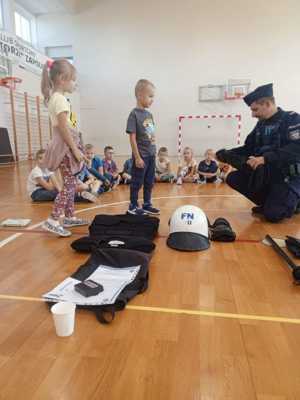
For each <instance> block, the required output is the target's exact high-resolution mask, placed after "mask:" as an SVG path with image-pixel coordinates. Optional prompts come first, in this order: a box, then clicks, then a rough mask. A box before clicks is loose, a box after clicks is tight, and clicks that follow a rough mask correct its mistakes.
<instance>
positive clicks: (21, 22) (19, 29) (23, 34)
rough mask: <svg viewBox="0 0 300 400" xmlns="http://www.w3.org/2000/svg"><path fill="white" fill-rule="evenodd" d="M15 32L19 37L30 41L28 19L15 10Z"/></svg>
mask: <svg viewBox="0 0 300 400" xmlns="http://www.w3.org/2000/svg"><path fill="white" fill-rule="evenodd" d="M15 21H16V34H17V36H18V37H19V38H21V39H23V40H25V41H26V42H28V43H31V34H30V21H29V19H27V18H25V17H23V15H21V14H20V13H18V12H17V11H15Z"/></svg>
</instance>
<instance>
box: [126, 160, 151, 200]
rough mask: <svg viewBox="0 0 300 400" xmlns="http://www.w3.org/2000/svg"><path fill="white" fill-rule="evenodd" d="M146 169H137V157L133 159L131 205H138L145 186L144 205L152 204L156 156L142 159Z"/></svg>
mask: <svg viewBox="0 0 300 400" xmlns="http://www.w3.org/2000/svg"><path fill="white" fill-rule="evenodd" d="M142 160H143V161H144V163H145V166H144V168H137V167H136V165H135V157H132V170H131V185H130V203H131V204H134V205H136V204H138V196H139V190H140V189H141V187H142V185H144V203H145V204H146V203H150V202H151V195H152V189H153V186H154V179H155V156H149V157H142Z"/></svg>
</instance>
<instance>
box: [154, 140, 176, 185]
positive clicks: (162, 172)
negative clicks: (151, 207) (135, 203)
mask: <svg viewBox="0 0 300 400" xmlns="http://www.w3.org/2000/svg"><path fill="white" fill-rule="evenodd" d="M167 156H168V150H167V148H166V147H161V148H160V149H159V150H158V154H157V158H156V164H155V182H172V181H173V178H174V174H172V172H171V162H170V160H169V159H168V158H167Z"/></svg>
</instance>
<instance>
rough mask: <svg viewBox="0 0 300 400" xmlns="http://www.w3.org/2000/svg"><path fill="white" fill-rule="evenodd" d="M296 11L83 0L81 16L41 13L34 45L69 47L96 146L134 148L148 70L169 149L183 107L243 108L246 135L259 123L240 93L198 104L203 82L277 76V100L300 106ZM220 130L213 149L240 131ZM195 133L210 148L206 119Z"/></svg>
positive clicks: (291, 1) (298, 5) (275, 5)
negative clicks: (133, 119)
mask: <svg viewBox="0 0 300 400" xmlns="http://www.w3.org/2000/svg"><path fill="white" fill-rule="evenodd" d="M299 15H300V2H299V0H264V1H261V0H252V1H251V2H249V1H246V0H227V1H224V0H185V1H182V0H163V1H162V0H152V1H151V2H141V1H139V0H109V1H107V0H102V1H96V0H85V1H84V2H82V1H78V2H77V15H59V14H45V15H42V16H40V17H38V19H37V27H38V40H39V46H40V48H44V47H49V46H68V45H72V46H73V54H74V65H75V66H76V68H77V69H78V73H79V76H78V79H79V85H80V86H79V91H80V93H81V118H82V130H83V132H84V135H85V141H86V142H92V143H94V144H95V146H96V150H97V153H99V154H101V153H102V149H103V146H105V145H108V144H112V145H113V146H114V147H115V150H116V152H117V153H118V154H120V155H124V154H130V146H129V142H128V137H127V135H126V134H125V125H126V120H127V116H128V114H129V112H130V111H131V109H132V108H133V107H134V106H135V99H134V96H133V89H134V86H135V83H136V81H137V80H138V79H140V78H147V79H149V80H151V81H152V82H153V83H154V84H155V86H156V89H157V92H156V99H155V103H154V104H153V106H152V108H151V112H152V113H153V115H154V118H155V122H156V136H157V144H158V146H161V145H164V146H167V147H168V149H169V154H171V155H175V154H177V148H178V139H177V137H178V117H179V116H180V115H207V114H208V115H212V114H241V115H242V139H244V138H245V137H246V135H247V134H248V133H249V132H250V130H252V128H253V126H254V124H255V121H254V120H252V119H251V116H250V113H249V109H248V108H247V107H246V105H245V104H244V102H243V101H222V102H218V103H199V102H198V90H199V89H198V87H199V85H205V84H209V83H213V84H224V83H226V80H227V78H229V77H230V78H234V77H236V78H240V77H251V78H252V79H253V87H254V88H255V87H257V86H259V85H262V84H266V83H270V82H273V83H274V88H275V95H276V99H277V104H278V105H279V106H281V107H282V108H284V109H287V110H289V109H291V110H295V111H300V104H299V99H300V82H299V72H300V69H299V65H300V51H299V43H300V24H299ZM195 129H196V128H195ZM218 129H220V133H219V137H218V138H216V139H214V140H213V143H212V147H214V148H215V149H216V148H217V147H218V146H219V145H220V146H221V144H222V138H223V137H224V135H225V136H226V135H227V136H229V137H230V136H232V135H234V136H236V131H235V129H234V132H232V129H233V128H232V127H231V126H229V127H228V126H226V127H224V130H223V129H222V128H218ZM183 134H184V131H183ZM201 135H202V136H205V137H206V140H205V146H206V143H207V135H209V131H208V129H207V127H204V128H203V129H201V130H200V133H199V139H198V140H199V142H200V143H201ZM194 140H195V139H194V138H193V140H192V141H194ZM191 145H193V143H191ZM203 146H204V145H203ZM199 151H200V150H199Z"/></svg>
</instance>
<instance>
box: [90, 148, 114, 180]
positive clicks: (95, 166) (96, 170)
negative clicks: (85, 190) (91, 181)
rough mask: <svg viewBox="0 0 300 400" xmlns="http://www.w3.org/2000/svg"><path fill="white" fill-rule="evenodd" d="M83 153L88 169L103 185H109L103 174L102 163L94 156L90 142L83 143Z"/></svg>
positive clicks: (93, 149)
mask: <svg viewBox="0 0 300 400" xmlns="http://www.w3.org/2000/svg"><path fill="white" fill-rule="evenodd" d="M85 155H86V158H87V161H88V165H87V167H88V171H89V173H91V174H92V175H94V177H95V178H97V179H98V180H99V181H101V182H103V183H104V185H105V186H110V181H109V180H108V179H107V177H106V176H104V175H103V163H102V161H101V158H99V157H95V148H94V146H93V145H92V144H87V145H85Z"/></svg>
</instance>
